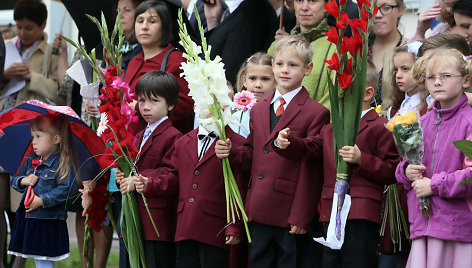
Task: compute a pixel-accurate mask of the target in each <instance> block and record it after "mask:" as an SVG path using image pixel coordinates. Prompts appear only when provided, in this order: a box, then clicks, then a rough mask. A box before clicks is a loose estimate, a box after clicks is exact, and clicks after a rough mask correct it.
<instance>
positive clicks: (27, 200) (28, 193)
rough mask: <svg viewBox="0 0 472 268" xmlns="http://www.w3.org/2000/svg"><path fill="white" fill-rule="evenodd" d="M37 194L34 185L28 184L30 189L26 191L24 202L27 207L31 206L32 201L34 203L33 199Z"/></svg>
mask: <svg viewBox="0 0 472 268" xmlns="http://www.w3.org/2000/svg"><path fill="white" fill-rule="evenodd" d="M35 196H36V195H35V194H34V190H33V187H31V186H28V190H27V191H26V196H25V201H24V202H23V204H24V205H25V207H29V206H30V205H31V203H33V200H34V197H35Z"/></svg>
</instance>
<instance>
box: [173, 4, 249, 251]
mask: <svg viewBox="0 0 472 268" xmlns="http://www.w3.org/2000/svg"><path fill="white" fill-rule="evenodd" d="M195 15H196V18H197V21H198V27H199V29H200V37H201V40H202V47H200V46H197V44H195V43H194V42H193V41H192V40H191V39H190V36H189V35H188V32H187V27H186V26H185V24H184V23H183V20H182V9H180V10H179V21H178V23H179V28H180V31H179V36H180V42H179V43H180V44H181V45H182V47H183V48H184V50H185V53H184V54H183V55H184V57H185V58H186V59H187V60H188V62H183V63H182V66H181V69H182V70H183V75H184V76H185V80H187V82H188V87H189V89H190V92H189V96H191V97H192V98H193V100H194V101H195V113H196V114H197V115H198V116H199V122H200V124H201V125H202V126H203V127H204V128H206V129H207V130H208V131H214V132H215V133H218V136H219V137H220V139H221V140H223V141H224V140H226V134H225V126H226V125H227V124H228V123H231V122H232V121H233V118H232V115H231V104H232V101H231V99H230V98H229V95H228V94H229V93H230V89H229V88H228V85H227V84H226V76H225V71H224V68H223V67H224V64H223V63H222V62H221V58H220V57H219V56H216V57H215V59H214V60H210V51H211V47H210V46H207V43H206V39H205V36H204V34H203V27H202V24H201V22H200V17H199V15H198V12H197V10H196V7H195ZM202 48H203V49H202ZM202 52H203V57H204V58H203V59H202V58H200V56H199V55H200V54H201V53H202ZM222 164H223V174H224V185H225V193H226V219H227V222H228V225H229V224H234V223H235V222H236V220H239V219H242V220H243V222H244V225H245V228H246V234H247V237H248V240H249V242H251V237H250V235H249V230H248V226H247V220H248V217H247V215H246V212H245V211H244V204H243V200H242V198H241V194H240V193H239V189H238V185H237V184H236V180H235V179H234V175H233V172H232V171H231V167H230V164H229V159H228V158H224V159H222Z"/></svg>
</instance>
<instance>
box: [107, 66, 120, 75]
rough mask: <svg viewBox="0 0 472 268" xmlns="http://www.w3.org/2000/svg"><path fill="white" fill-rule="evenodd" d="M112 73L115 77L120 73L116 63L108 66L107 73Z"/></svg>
mask: <svg viewBox="0 0 472 268" xmlns="http://www.w3.org/2000/svg"><path fill="white" fill-rule="evenodd" d="M108 73H110V75H112V76H113V77H115V76H117V75H118V71H117V69H116V66H115V65H111V66H109V67H108V68H107V74H108Z"/></svg>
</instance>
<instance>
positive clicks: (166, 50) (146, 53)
mask: <svg viewBox="0 0 472 268" xmlns="http://www.w3.org/2000/svg"><path fill="white" fill-rule="evenodd" d="M172 25H173V23H172V16H171V14H170V13H169V10H168V8H167V6H166V4H165V3H164V2H162V1H156V0H148V1H144V2H143V3H141V4H140V5H139V6H138V7H137V8H136V13H135V26H134V30H135V34H136V39H137V40H138V42H139V44H141V46H142V48H143V50H142V51H141V53H140V54H138V55H137V56H135V57H134V58H133V59H132V60H131V61H130V63H129V65H128V69H127V71H126V73H125V81H126V82H127V83H129V85H130V87H131V90H132V91H133V92H134V87H135V85H136V83H137V82H138V80H139V78H141V76H143V75H144V74H145V73H147V72H149V71H152V70H162V69H161V67H165V70H164V71H166V72H168V73H171V74H172V75H174V77H175V78H176V79H177V81H178V82H179V88H180V92H179V100H178V103H177V106H176V107H175V110H174V111H173V113H172V115H171V116H170V120H171V121H172V124H173V125H174V127H176V128H177V129H178V130H179V131H181V132H182V133H187V132H188V131H190V130H191V129H192V128H191V119H192V116H193V100H192V99H191V98H190V97H189V96H188V93H189V89H188V84H187V81H185V79H184V78H183V77H181V76H180V74H181V73H182V70H181V69H180V65H181V63H182V62H185V61H186V60H185V59H184V58H183V57H182V52H180V51H176V50H174V46H173V45H172V44H171V42H172V41H173V40H172V37H173V35H172ZM166 57H167V63H166V64H165V65H164V59H165V58H166Z"/></svg>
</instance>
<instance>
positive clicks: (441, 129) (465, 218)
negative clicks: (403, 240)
mask: <svg viewBox="0 0 472 268" xmlns="http://www.w3.org/2000/svg"><path fill="white" fill-rule="evenodd" d="M471 75H472V66H471V64H470V62H469V61H466V60H464V58H463V55H462V53H460V52H459V51H457V50H455V49H438V50H437V51H435V52H434V53H428V54H427V55H425V56H423V57H422V58H420V59H419V60H417V61H416V63H415V65H414V66H413V79H415V81H416V82H417V83H418V84H423V85H425V86H426V88H427V89H428V91H429V93H430V94H431V96H432V97H433V98H434V99H435V100H436V101H435V102H434V104H433V109H432V111H430V112H429V113H427V114H426V115H424V116H423V117H421V124H422V128H423V140H424V156H423V163H422V164H421V165H413V164H409V163H408V161H407V160H404V161H402V162H401V163H400V164H399V165H398V166H397V170H396V174H395V175H396V178H397V180H398V182H400V183H402V184H403V186H404V187H405V189H406V190H407V191H408V212H409V213H408V220H409V222H410V238H411V240H412V246H411V251H410V256H409V258H408V263H407V266H406V267H415V268H416V267H418V268H423V267H424V268H426V267H430V268H431V267H451V268H454V267H457V268H459V267H471V266H472V255H471V254H470V252H472V226H471V225H470V224H469V223H470V222H472V199H471V198H470V197H471V196H472V184H470V183H466V184H465V185H459V183H460V182H462V181H464V180H466V179H467V178H469V177H471V176H472V161H471V160H470V159H469V158H466V157H465V156H464V154H463V153H462V152H461V151H459V150H458V149H457V148H456V147H455V146H454V144H453V142H454V141H456V140H464V139H469V140H470V139H471V138H472V135H471V134H472V121H471V120H470V118H472V108H471V107H470V106H469V105H467V96H466V95H465V94H464V91H465V90H466V89H468V88H469V87H470V77H471ZM422 197H429V198H430V204H431V211H432V213H431V215H429V216H428V217H423V216H422V214H421V211H420V209H419V206H420V204H419V200H420V198H422Z"/></svg>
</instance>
